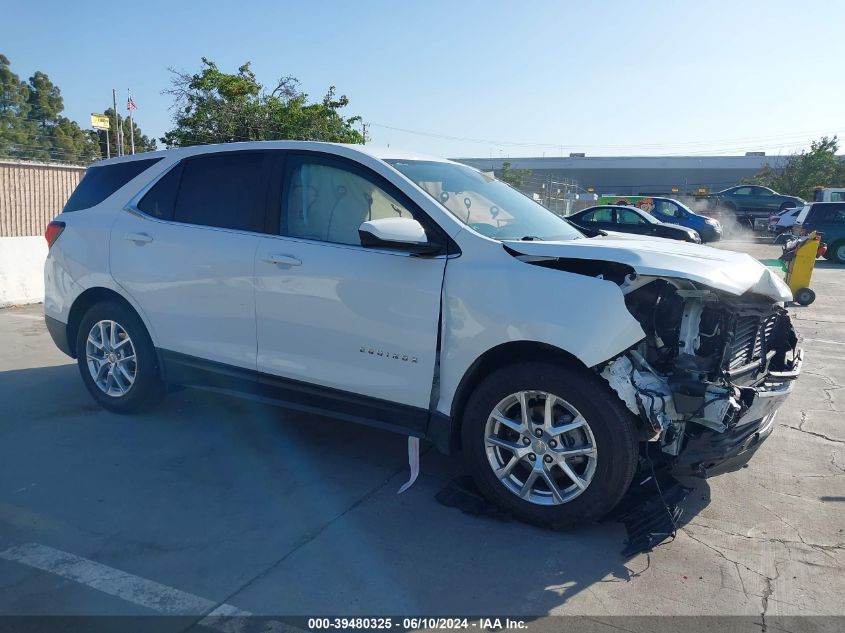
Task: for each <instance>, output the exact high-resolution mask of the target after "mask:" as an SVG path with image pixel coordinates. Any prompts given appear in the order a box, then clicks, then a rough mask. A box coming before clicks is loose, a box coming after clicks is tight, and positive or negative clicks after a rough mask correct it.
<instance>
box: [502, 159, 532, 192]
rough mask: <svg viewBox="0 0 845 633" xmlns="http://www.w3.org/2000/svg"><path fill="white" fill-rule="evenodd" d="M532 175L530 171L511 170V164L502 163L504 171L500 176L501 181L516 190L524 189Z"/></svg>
mask: <svg viewBox="0 0 845 633" xmlns="http://www.w3.org/2000/svg"><path fill="white" fill-rule="evenodd" d="M530 175H531V170H530V169H511V164H510V163H509V162H504V163H502V171H501V173H500V174H499V180H501V181H502V182H506V183H508V184H509V185H510V186H511V187H514V188H515V189H522V187H523V186H524V185H525V179H526V178H528V177H529V176H530Z"/></svg>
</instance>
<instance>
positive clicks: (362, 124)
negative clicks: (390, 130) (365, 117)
mask: <svg viewBox="0 0 845 633" xmlns="http://www.w3.org/2000/svg"><path fill="white" fill-rule="evenodd" d="M369 127H370V124H369V123H364V122H363V121H361V133H362V134H363V136H364V143H363V144H364V145H366V144H367V128H369Z"/></svg>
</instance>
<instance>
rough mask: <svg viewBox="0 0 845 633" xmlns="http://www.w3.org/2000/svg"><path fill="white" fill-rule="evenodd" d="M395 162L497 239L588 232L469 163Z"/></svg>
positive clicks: (453, 210)
mask: <svg viewBox="0 0 845 633" xmlns="http://www.w3.org/2000/svg"><path fill="white" fill-rule="evenodd" d="M387 162H388V163H389V164H391V165H393V166H394V167H395V168H396V169H398V170H399V171H400V172H402V173H403V174H404V175H405V176H407V177H408V178H410V179H411V180H413V181H414V182H415V183H417V185H419V186H420V187H422V189H424V190H425V191H426V192H427V193H428V194H429V195H430V196H431V197H432V198H434V199H435V200H437V201H438V202H440V204H442V205H443V206H444V207H446V209H447V210H448V211H449V212H450V213H451V214H452V215H454V216H455V217H456V218H458V219H459V220H460V221H461V222H463V223H464V224H466V225H468V226H470V227H472V228H473V229H474V230H476V231H478V232H479V233H481V234H482V235H486V236H487V237H492V238H493V239H497V240H520V239H534V240H574V239H578V238H581V237H584V235H583V234H582V233H581V232H579V231H578V230H577V229H576V228H575V227H573V226H572V225H571V224H569V222H567V221H566V220H564V219H563V218H561V217H559V216H557V215H555V214H554V213H552V212H551V211H549V210H548V209H546V208H545V207H543V206H541V205H540V204H538V203H536V202H534V201H533V200H532V199H531V198H529V197H527V196H525V195H523V194H521V193H519V192H518V191H517V190H516V189H513V188H511V187H509V186H508V185H506V184H505V183H503V182H501V181H499V180H496V179H495V178H492V177H490V176H486V175H484V174H482V173H481V172H478V171H476V170H474V169H472V168H470V167H467V166H465V165H456V164H454V163H440V162H434V161H418V160H411V161H408V160H389V161H387Z"/></svg>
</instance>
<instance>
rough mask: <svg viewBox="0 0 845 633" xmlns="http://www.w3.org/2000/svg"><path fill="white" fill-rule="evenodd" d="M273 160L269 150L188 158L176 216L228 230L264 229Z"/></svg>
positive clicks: (187, 220)
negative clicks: (268, 182) (265, 208)
mask: <svg viewBox="0 0 845 633" xmlns="http://www.w3.org/2000/svg"><path fill="white" fill-rule="evenodd" d="M270 160H271V156H270V154H269V153H268V152H225V153H221V154H209V155H206V156H198V157H196V158H189V159H187V160H186V161H185V162H184V164H183V166H182V176H181V180H180V183H179V192H178V193H177V195H176V205H175V210H174V214H173V219H174V220H176V221H177V222H184V223H186V224H201V225H204V226H217V227H221V228H225V229H240V230H244V231H260V230H262V229H263V227H264V207H265V201H266V194H267V181H268V179H267V175H268V172H269V166H270Z"/></svg>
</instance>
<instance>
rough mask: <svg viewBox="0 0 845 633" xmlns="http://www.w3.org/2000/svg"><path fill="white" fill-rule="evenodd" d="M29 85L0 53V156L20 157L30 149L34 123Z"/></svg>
mask: <svg viewBox="0 0 845 633" xmlns="http://www.w3.org/2000/svg"><path fill="white" fill-rule="evenodd" d="M29 109H30V106H29V87H28V86H27V85H26V82H24V81H21V78H20V77H18V76H17V75H16V74H15V73H13V72H12V70H11V68H10V62H9V58H8V57H6V56H5V55H2V54H0V156H2V157H7V158H9V157H11V158H15V157H19V156H20V155H21V154H23V153H25V151H26V150H27V149H28V148H27V147H26V146H27V144H28V142H29V139H30V136H31V127H32V124H31V122H30V120H29Z"/></svg>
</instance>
